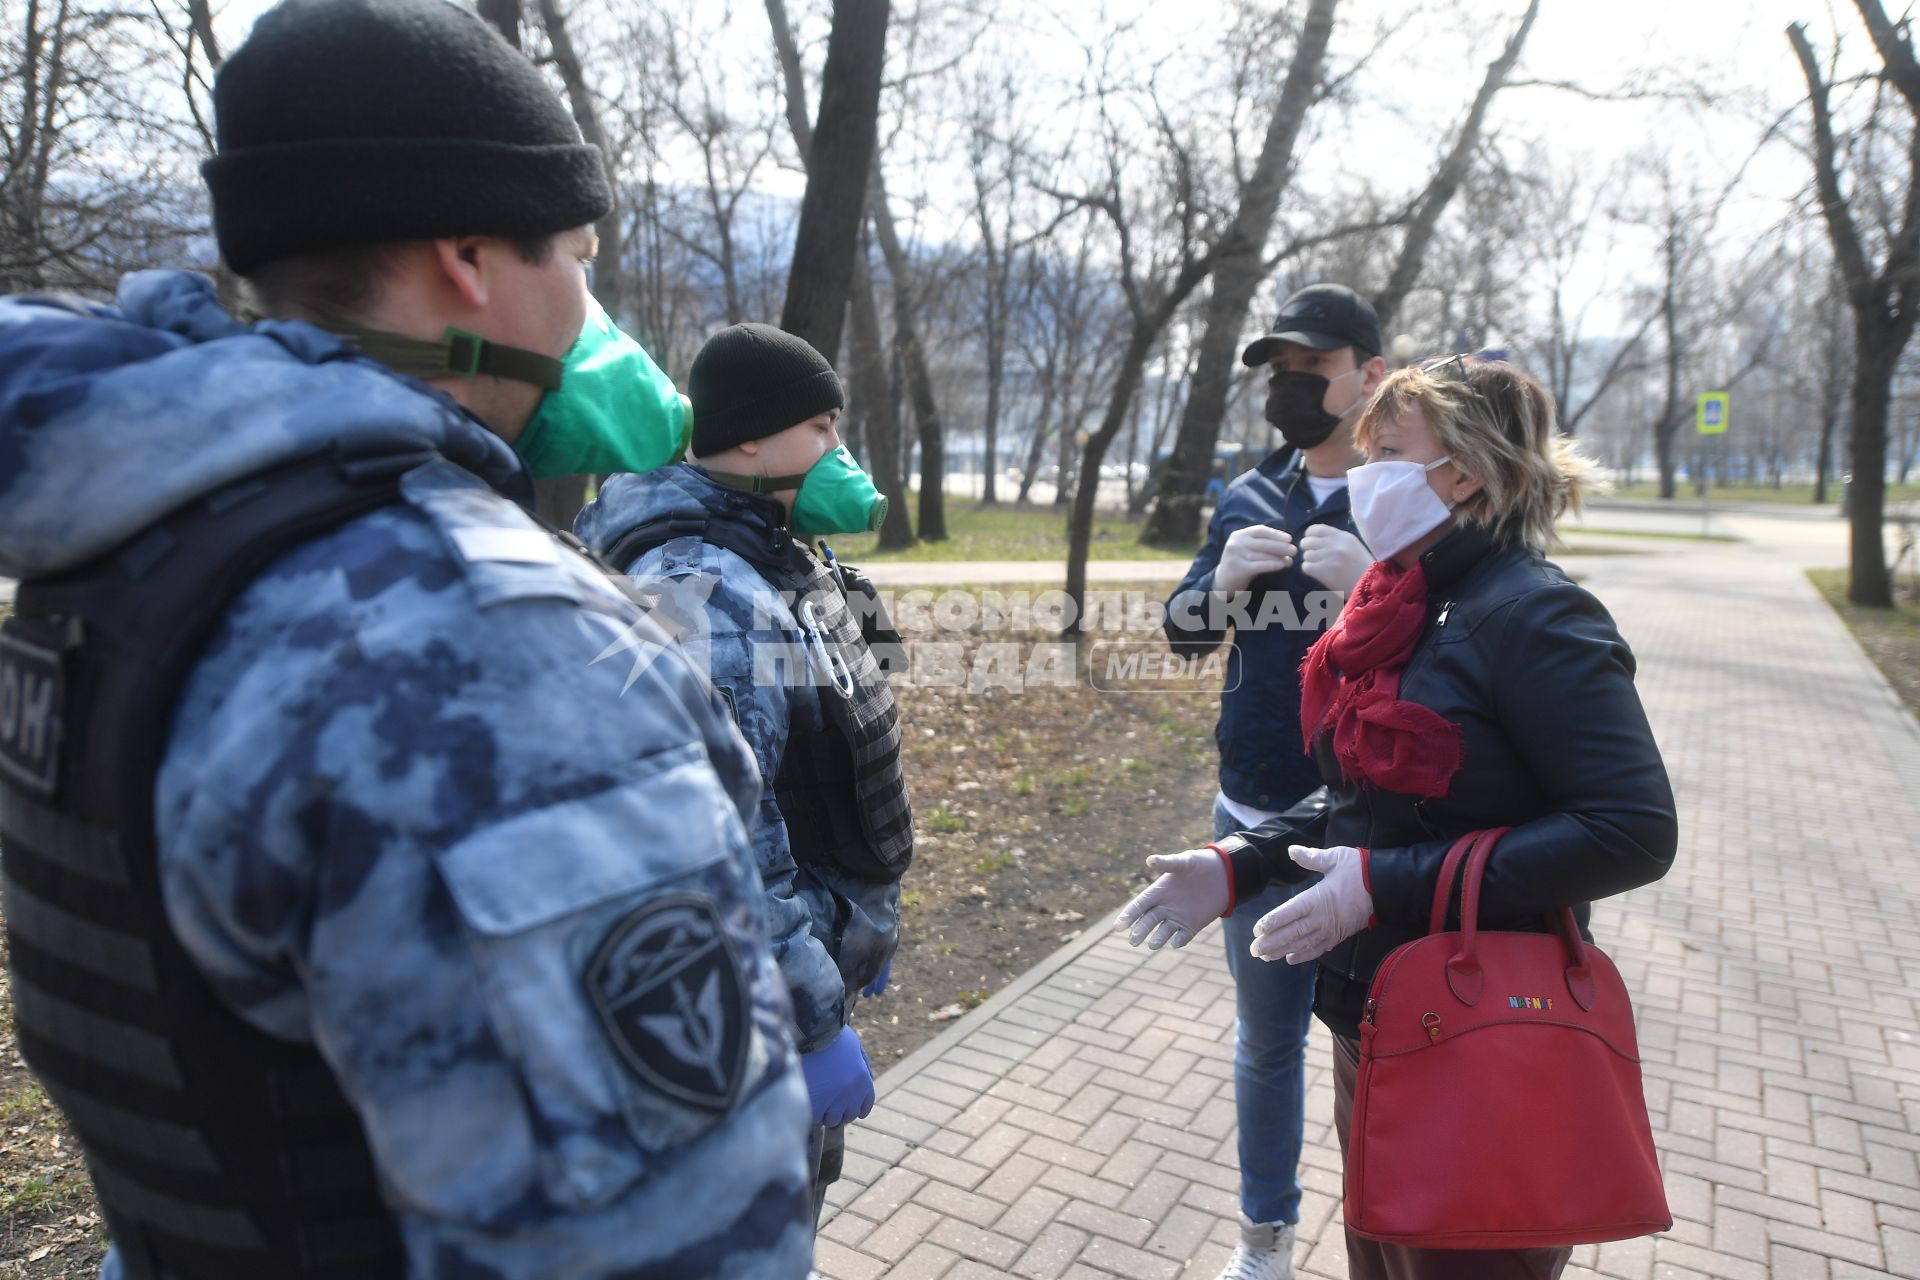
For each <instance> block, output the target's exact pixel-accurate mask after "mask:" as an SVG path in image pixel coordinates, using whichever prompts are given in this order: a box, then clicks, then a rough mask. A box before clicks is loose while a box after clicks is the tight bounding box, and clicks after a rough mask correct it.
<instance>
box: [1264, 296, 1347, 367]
mask: <svg viewBox="0 0 1920 1280" xmlns="http://www.w3.org/2000/svg"><path fill="white" fill-rule="evenodd" d="M1283 342H1292V343H1296V344H1298V345H1300V346H1303V347H1311V348H1313V349H1314V350H1315V351H1332V350H1333V349H1334V348H1335V347H1359V348H1360V349H1361V350H1362V351H1364V352H1365V353H1366V354H1367V355H1369V356H1377V355H1379V354H1380V317H1379V316H1377V315H1375V314H1374V313H1373V305H1372V304H1371V303H1369V302H1368V301H1367V300H1366V299H1365V298H1363V297H1361V296H1360V295H1359V294H1357V293H1355V292H1354V291H1353V290H1351V289H1349V288H1347V287H1346V286H1345V285H1343V284H1310V285H1308V286H1307V287H1306V288H1304V289H1302V290H1300V292H1298V293H1296V294H1294V295H1293V296H1292V297H1291V298H1288V299H1287V300H1286V302H1285V303H1283V304H1282V305H1281V307H1280V316H1279V318H1278V319H1277V320H1275V321H1274V322H1273V332H1272V333H1269V334H1268V335H1267V336H1266V337H1264V338H1260V339H1257V340H1255V341H1254V342H1252V343H1250V344H1249V345H1248V347H1247V349H1246V350H1245V351H1242V352H1241V353H1240V363H1241V364H1244V365H1248V366H1250V367H1252V366H1257V365H1263V364H1265V363H1266V362H1267V361H1268V360H1269V359H1271V358H1272V356H1273V349H1274V348H1275V347H1277V346H1279V345H1280V344H1281V343H1283Z"/></svg>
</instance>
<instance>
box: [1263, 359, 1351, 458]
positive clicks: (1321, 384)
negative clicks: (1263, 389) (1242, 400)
mask: <svg viewBox="0 0 1920 1280" xmlns="http://www.w3.org/2000/svg"><path fill="white" fill-rule="evenodd" d="M1330 385H1332V384H1331V383H1330V382H1329V381H1328V380H1327V379H1326V378H1323V377H1321V376H1320V375H1319V374H1317V373H1295V372H1293V371H1291V370H1287V369H1276V370H1275V371H1274V372H1273V373H1272V374H1270V375H1269V376H1268V378H1267V421H1268V422H1270V423H1272V424H1273V425H1274V426H1276V427H1278V428H1279V429H1280V435H1281V436H1282V437H1283V438H1284V439H1285V440H1286V442H1287V443H1288V444H1290V445H1292V446H1293V447H1294V448H1296V449H1311V448H1313V447H1315V446H1316V445H1322V444H1325V443H1326V442H1327V437H1328V436H1331V435H1332V434H1333V431H1334V428H1335V427H1338V426H1339V425H1340V416H1341V415H1339V414H1337V413H1328V412H1327V411H1326V410H1325V409H1323V408H1322V407H1321V405H1322V404H1323V403H1325V401H1326V398H1327V388H1328V387H1329V386H1330Z"/></svg>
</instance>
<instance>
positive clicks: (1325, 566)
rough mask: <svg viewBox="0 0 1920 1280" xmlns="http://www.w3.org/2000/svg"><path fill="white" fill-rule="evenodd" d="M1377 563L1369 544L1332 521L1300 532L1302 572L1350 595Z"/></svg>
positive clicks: (1343, 593)
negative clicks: (1336, 525) (1363, 575)
mask: <svg viewBox="0 0 1920 1280" xmlns="http://www.w3.org/2000/svg"><path fill="white" fill-rule="evenodd" d="M1372 567H1373V552H1371V551H1369V550H1367V544H1366V543H1364V542H1362V541H1360V539H1358V538H1356V537H1354V536H1353V535H1352V534H1350V533H1348V532H1347V531H1346V530H1345V529H1336V528H1334V527H1333V526H1332V525H1330V524H1316V525H1314V526H1313V527H1312V528H1311V529H1308V530H1307V531H1306V532H1305V533H1303V534H1301V535H1300V572H1302V573H1304V574H1306V575H1307V576H1308V577H1309V578H1313V579H1316V580H1317V581H1319V582H1323V583H1325V584H1326V585H1327V586H1328V587H1331V588H1332V589H1333V590H1335V591H1338V592H1340V593H1341V594H1342V595H1350V594H1352V592H1353V588H1354V586H1355V585H1356V584H1357V583H1358V582H1359V581H1360V577H1361V575H1362V574H1364V573H1366V571H1367V570H1368V569H1371V568H1372Z"/></svg>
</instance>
